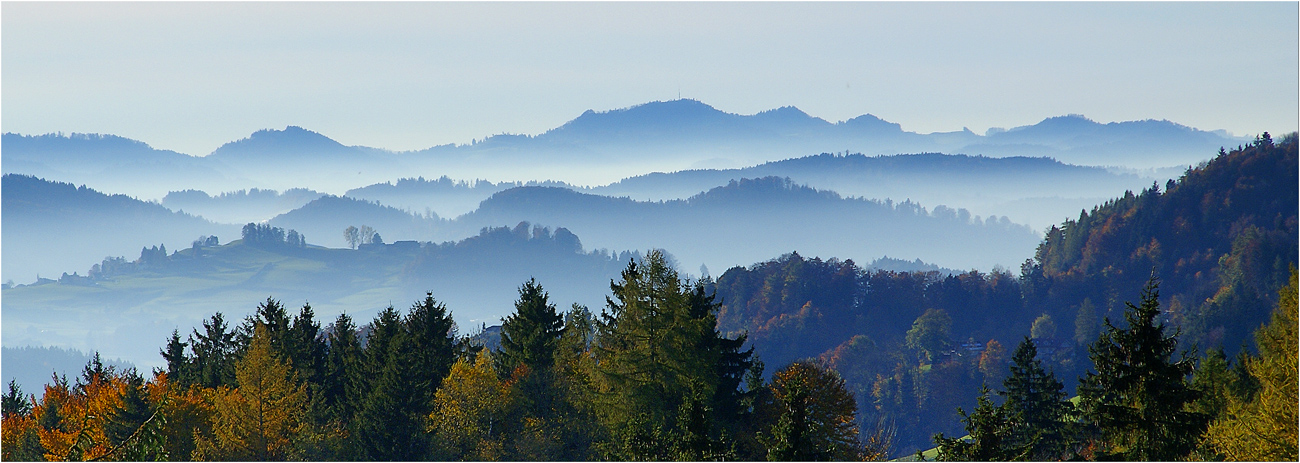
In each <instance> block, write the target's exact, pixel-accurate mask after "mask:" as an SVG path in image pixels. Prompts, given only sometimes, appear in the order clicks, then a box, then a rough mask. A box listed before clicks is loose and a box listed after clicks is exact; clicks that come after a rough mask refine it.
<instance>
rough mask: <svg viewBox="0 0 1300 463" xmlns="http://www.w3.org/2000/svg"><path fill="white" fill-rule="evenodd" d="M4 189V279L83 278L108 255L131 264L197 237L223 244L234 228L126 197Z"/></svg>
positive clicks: (14, 181) (7, 183) (26, 182)
mask: <svg viewBox="0 0 1300 463" xmlns="http://www.w3.org/2000/svg"><path fill="white" fill-rule="evenodd" d="M0 185H2V187H3V203H2V204H3V205H2V206H0V211H2V213H3V215H4V222H3V234H4V250H3V252H4V263H3V273H4V278H5V279H13V280H15V281H17V282H19V283H26V282H30V281H32V280H33V279H35V278H36V276H37V275H38V274H39V275H40V276H41V277H42V278H59V276H60V275H61V274H62V273H75V272H81V274H82V275H84V274H85V272H86V271H87V270H88V269H90V267H91V265H93V264H96V263H99V262H100V260H102V259H104V258H105V257H108V256H124V257H128V258H135V257H136V256H138V255H140V247H141V246H146V247H147V246H158V245H163V246H166V247H169V248H172V249H173V250H176V249H183V248H185V247H188V246H190V244H191V243H192V242H193V241H194V240H195V239H197V238H198V237H200V236H205V235H216V236H218V238H219V239H220V240H222V242H224V241H228V240H231V239H235V238H238V236H237V235H238V234H239V228H238V227H235V226H231V225H223V224H217V223H213V222H209V221H207V220H204V219H203V218H201V217H195V216H192V215H189V214H184V213H179V212H172V211H171V210H168V209H167V208H165V207H163V206H161V205H158V204H155V203H149V202H144V201H140V200H137V199H135V198H131V197H128V196H125V195H106V194H104V193H100V192H98V191H95V190H94V189H91V188H87V187H85V186H84V185H83V186H80V187H78V186H74V185H72V184H70V183H62V182H51V181H48V180H44V179H40V178H36V177H32V176H27V175H13V174H9V175H5V176H4V177H3V179H2V180H0Z"/></svg>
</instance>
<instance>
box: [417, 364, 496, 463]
mask: <svg viewBox="0 0 1300 463" xmlns="http://www.w3.org/2000/svg"><path fill="white" fill-rule="evenodd" d="M512 402H513V401H512V400H511V396H510V384H509V383H508V382H503V381H501V380H500V379H498V378H497V373H496V370H495V369H494V368H493V367H492V357H491V354H489V353H487V352H482V353H480V354H478V359H477V360H475V362H474V364H473V365H470V363H469V362H468V361H466V360H465V359H460V360H457V361H456V363H455V364H454V365H452V366H451V373H450V374H448V375H447V378H446V379H444V380H443V381H442V387H439V388H438V392H437V393H436V394H435V396H434V402H433V412H432V413H430V414H429V431H430V432H432V433H433V434H434V437H435V439H436V440H437V442H438V444H439V446H440V447H441V448H442V450H443V451H445V452H448V454H447V455H441V457H445V458H448V459H456V460H501V459H504V458H506V457H505V455H504V454H503V452H504V451H505V448H504V446H503V442H502V439H501V436H502V434H503V431H504V428H505V426H506V424H507V422H508V420H507V419H506V415H507V414H509V413H510V411H511V408H512Z"/></svg>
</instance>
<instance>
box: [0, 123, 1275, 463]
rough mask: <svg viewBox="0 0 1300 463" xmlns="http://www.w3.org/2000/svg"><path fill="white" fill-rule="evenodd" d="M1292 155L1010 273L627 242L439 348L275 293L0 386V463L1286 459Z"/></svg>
mask: <svg viewBox="0 0 1300 463" xmlns="http://www.w3.org/2000/svg"><path fill="white" fill-rule="evenodd" d="M1296 138H1297V137H1296V135H1295V134H1290V135H1287V136H1285V137H1283V138H1281V139H1280V140H1278V141H1274V140H1273V139H1271V138H1270V137H1269V136H1268V135H1267V134H1265V135H1264V136H1262V137H1260V138H1259V139H1257V140H1256V141H1255V142H1254V143H1252V144H1250V145H1249V146H1243V147H1239V148H1237V149H1234V150H1231V151H1227V150H1225V151H1221V152H1220V154H1219V156H1217V157H1216V158H1214V159H1213V160H1211V161H1208V162H1206V163H1204V164H1202V165H1200V166H1197V167H1195V168H1192V169H1189V170H1188V171H1187V172H1186V173H1185V174H1184V175H1183V176H1182V177H1181V178H1180V179H1178V180H1176V181H1170V182H1169V183H1167V184H1165V185H1158V184H1157V185H1152V186H1151V187H1150V188H1148V189H1145V190H1143V191H1141V192H1138V193H1132V192H1129V193H1126V194H1124V195H1123V196H1122V197H1118V198H1116V199H1113V200H1111V201H1108V202H1106V203H1105V204H1102V205H1098V206H1097V207H1095V208H1093V209H1092V210H1091V211H1083V212H1082V213H1081V214H1080V216H1079V218H1078V219H1077V220H1075V219H1072V220H1067V221H1066V222H1064V223H1063V224H1061V225H1060V226H1057V227H1052V228H1051V229H1050V230H1048V232H1047V234H1046V238H1045V239H1044V240H1043V242H1042V243H1041V244H1040V245H1039V247H1038V249H1037V252H1036V254H1035V255H1034V257H1033V259H1030V260H1027V261H1026V262H1025V263H1024V264H1023V265H1022V266H1021V267H1020V268H1019V269H1017V270H1018V271H1017V272H1015V273H1013V271H1012V270H1007V269H995V270H994V271H992V272H989V273H980V272H976V271H971V272H967V273H956V274H942V273H939V272H910V273H908V272H893V271H885V270H875V271H867V270H864V269H862V268H860V267H858V266H857V265H856V264H855V263H854V262H853V261H851V260H844V261H841V260H839V259H835V258H828V259H826V260H823V259H821V258H816V257H814V258H806V257H804V256H802V255H800V254H798V253H797V252H794V253H790V254H787V255H784V256H780V257H778V258H776V259H773V260H771V261H767V262H762V263H757V264H754V265H752V266H750V267H747V268H746V267H736V268H732V269H730V270H728V271H726V272H724V273H723V274H722V275H721V276H719V277H717V278H716V279H713V278H710V277H708V276H703V277H702V278H700V279H692V278H689V277H686V276H684V275H683V274H682V273H681V272H680V271H679V270H678V269H677V268H675V266H674V264H673V261H672V259H671V257H669V256H667V255H665V254H664V253H663V252H660V251H650V252H648V253H647V254H646V255H645V257H644V258H639V259H634V260H632V261H631V262H630V263H628V264H627V266H626V267H625V268H624V269H623V270H622V272H621V274H620V275H619V276H618V278H616V279H614V280H612V281H610V282H609V292H608V294H607V297H606V303H605V304H604V305H603V306H601V307H585V306H582V305H578V304H572V305H569V306H565V303H566V301H557V300H553V299H552V298H551V297H550V295H549V294H548V292H547V291H546V289H545V283H546V282H544V281H537V280H533V279H530V280H528V281H524V282H521V283H520V286H519V287H518V295H517V298H516V299H515V304H514V311H513V313H512V314H511V315H510V316H508V317H507V318H505V319H504V320H503V322H502V325H501V327H500V332H499V333H500V334H499V339H496V338H495V337H493V336H491V335H490V333H486V332H473V333H469V332H462V330H460V329H459V328H458V327H457V325H456V324H455V323H454V322H453V320H452V311H453V310H455V308H454V307H448V306H447V305H446V304H444V303H442V302H439V300H438V298H437V295H436V294H433V293H429V294H428V295H427V296H426V297H424V298H423V299H421V300H417V301H413V302H412V303H411V304H410V306H409V307H393V306H390V307H388V308H387V309H385V310H383V311H381V312H380V313H379V314H378V315H377V316H376V317H375V318H374V319H372V320H355V319H353V318H351V317H350V316H348V315H347V314H343V315H340V316H338V317H337V318H335V319H333V320H320V319H317V318H316V316H315V314H314V312H313V310H312V307H311V305H310V304H304V305H302V306H301V307H290V306H288V305H286V304H283V303H281V302H280V301H278V300H276V299H275V298H274V295H272V296H271V297H268V298H267V299H266V300H265V301H264V302H263V303H261V304H260V305H258V306H257V307H256V311H255V312H254V314H253V315H251V316H249V317H247V318H245V319H243V320H234V319H227V318H226V317H225V316H224V315H223V314H222V313H214V314H212V315H211V317H210V318H209V319H207V320H205V321H204V322H203V323H202V326H199V327H195V328H193V329H192V330H191V331H190V332H188V333H185V332H181V331H179V330H178V331H176V332H174V333H173V334H172V335H171V336H170V338H168V339H160V340H157V342H158V345H159V348H158V351H159V355H161V356H162V358H163V359H165V361H166V367H165V368H160V369H157V370H155V371H152V372H141V371H136V370H134V369H130V370H125V371H124V370H120V369H117V368H114V367H110V366H106V365H105V363H104V362H102V361H101V360H100V359H99V357H98V356H96V357H95V359H93V360H91V361H90V362H89V363H88V364H87V365H86V366H85V368H84V371H83V372H82V373H81V374H80V375H79V376H77V377H74V378H67V377H62V376H56V377H53V378H51V379H50V382H49V384H47V385H46V386H45V388H44V390H43V391H21V390H19V388H18V387H17V385H16V384H14V383H10V385H9V388H8V391H7V393H6V394H5V395H4V397H3V426H2V430H3V442H2V443H0V449H2V453H3V455H2V456H3V459H4V460H242V461H247V460H407V461H409V460H531V461H550V460H562V461H573V460H625V461H626V460H692V461H694V460H723V459H726V460H772V461H792V460H793V461H813V460H817V461H821V460H885V459H891V458H900V457H907V458H921V459H935V460H999V461H1008V460H1034V461H1043V460H1077V459H1084V460H1144V461H1168V460H1184V459H1191V460H1288V461H1295V460H1296V459H1297V448H1298V445H1297V444H1298V437H1300V436H1298V434H1297V383H1298V382H1300V380H1298V379H1297V372H1298V367H1297V352H1298V351H1300V347H1298V346H1297V331H1296V330H1297V323H1298V322H1297V302H1296V301H1297V280H1296V278H1297V276H1296V275H1297V272H1296V256H1297V253H1298V252H1300V249H1298V243H1300V238H1298V234H1297V204H1298V203H1300V201H1298V200H1297V165H1298V163H1297V145H1296V143H1297V140H1296ZM250 225H251V224H250ZM251 232H253V233H255V234H256V233H260V232H259V229H258V228H257V227H256V226H253V229H251ZM293 236H294V237H293V238H284V239H289V240H290V241H289V242H290V243H297V245H300V246H301V245H302V243H303V241H302V238H301V236H299V235H298V234H297V233H296V232H294V234H293ZM275 239H277V240H282V239H281V238H279V237H276V238H275ZM701 239H710V238H708V237H701ZM712 239H724V238H723V237H713V238H712ZM864 239H869V237H867V238H864ZM164 254H165V253H164ZM246 309H247V308H235V307H232V308H231V310H232V311H240V313H242V312H243V310H246Z"/></svg>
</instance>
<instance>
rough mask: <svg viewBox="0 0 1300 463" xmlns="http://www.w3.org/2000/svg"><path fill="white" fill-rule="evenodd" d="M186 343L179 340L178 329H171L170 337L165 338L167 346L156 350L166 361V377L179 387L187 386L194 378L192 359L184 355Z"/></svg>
mask: <svg viewBox="0 0 1300 463" xmlns="http://www.w3.org/2000/svg"><path fill="white" fill-rule="evenodd" d="M188 345H189V343H186V342H182V341H181V334H180V332H179V331H177V330H172V337H170V338H168V339H167V347H166V348H165V349H160V350H159V351H158V353H159V354H160V355H162V357H163V359H164V360H166V361H167V379H168V380H169V382H171V383H172V384H175V385H177V386H179V387H180V388H181V389H184V388H187V387H189V386H190V384H193V383H194V381H195V379H196V378H195V377H194V374H193V371H194V369H193V365H192V364H191V362H193V359H191V358H190V357H189V356H187V355H185V347H187V346H188Z"/></svg>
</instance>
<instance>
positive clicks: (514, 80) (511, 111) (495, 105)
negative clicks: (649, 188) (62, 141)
mask: <svg viewBox="0 0 1300 463" xmlns="http://www.w3.org/2000/svg"><path fill="white" fill-rule="evenodd" d="M1297 18H1300V11H1298V6H1297V3H1296V2H1272V3H1246V2H1228V3H1199V2H1198V3H1171V2H1156V3H1112V2H1104V3H1092V2H1087V3H1056V2H1052V3H1021V2H1015V3H965V2H963V3H911V2H905V3H847V2H833V3H807V2H795V3H776V2H761V3H740V2H724V3H681V2H667V3H664V2H651V3H629V2H617V3H588V2H582V3H537V2H528V3H500V2H489V3H405V2H399V3H370V2H363V3H342V2H330V3H303V2H290V3H243V2H240V3H225V2H220V3H192V2H183V3H156V2H146V3H102V2H95V3H31V2H12V1H7V2H4V3H3V4H0V129H2V130H3V131H5V132H16V133H23V134H43V133H50V132H65V133H69V132H81V133H108V134H115V135H120V136H124V137H128V138H133V139H137V140H141V141H144V142H146V143H149V144H150V145H152V146H153V147H155V148H159V149H170V150H175V151H179V152H182V153H187V154H193V155H205V154H207V153H210V152H211V151H212V150H214V149H216V148H217V147H219V146H220V145H221V144H223V143H226V142H229V141H234V140H238V139H241V138H244V137H247V136H248V135H249V134H251V133H252V132H254V131H257V130H260V129H266V128H276V129H280V128H284V127H285V126H288V125H297V126H302V127H305V128H307V129H309V130H313V131H317V132H320V133H323V134H325V135H327V136H329V137H331V138H334V139H335V140H338V141H340V142H341V143H343V144H346V145H364V146H371V147H377V148H386V149H392V150H415V149H423V148H428V147H431V146H435V145H441V144H447V143H469V142H470V141H471V140H474V139H482V138H484V137H487V136H490V135H494V134H500V133H521V134H538V133H541V132H544V131H546V130H547V129H550V128H554V127H558V126H560V125H562V124H563V123H565V122H566V121H568V120H571V119H573V118H575V117H577V116H578V115H579V114H581V113H582V112H583V111H586V110H588V109H594V110H596V111H606V110H612V109H618V108H625V107H629V106H633V105H637V104H641V103H646V102H649V101H656V100H671V99H676V98H678V97H679V96H680V97H684V98H693V99H697V100H700V101H703V102H705V103H707V104H710V105H712V106H713V107H715V108H718V109H720V110H722V111H726V112H731V113H737V114H753V113H756V112H760V111H764V110H768V109H773V108H777V107H782V106H796V107H798V108H800V109H802V110H803V111H805V112H807V113H809V114H811V115H813V116H816V117H821V118H823V119H826V120H829V121H832V122H835V121H840V120H846V119H849V118H852V117H856V116H858V115H862V114H868V113H869V114H873V115H876V116H878V117H880V118H882V119H885V120H887V121H891V122H897V123H899V124H901V125H902V127H903V129H904V130H908V131H915V132H921V133H930V132H946V131H956V130H961V129H962V128H963V127H965V128H969V129H971V130H973V131H975V132H977V133H983V132H984V131H985V130H986V129H988V128H990V127H1003V128H1009V127H1015V126H1020V125H1030V124H1034V123H1037V122H1038V121H1041V120H1042V119H1044V118H1047V117H1052V116H1059V115H1065V114H1083V115H1085V116H1087V117H1089V118H1091V119H1093V120H1096V121H1099V122H1111V121H1126V120H1141V119H1168V120H1171V121H1174V122H1178V123H1181V124H1184V125H1189V126H1193V127H1197V128H1201V129H1206V130H1216V129H1225V130H1228V131H1230V132H1232V133H1233V134H1235V135H1254V134H1258V133H1260V132H1263V131H1266V130H1267V131H1270V132H1273V133H1285V132H1290V131H1294V130H1297V126H1298V125H1300V123H1298V121H1297V119H1298V117H1300V116H1297V113H1300V92H1298V91H1297V89H1298V87H1300V77H1297V69H1298V68H1300V63H1298V60H1300V59H1298V58H1297V57H1298V56H1300V46H1298V45H1297V41H1298V39H1297V37H1298V36H1300V26H1298V23H1300V19H1297Z"/></svg>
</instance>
